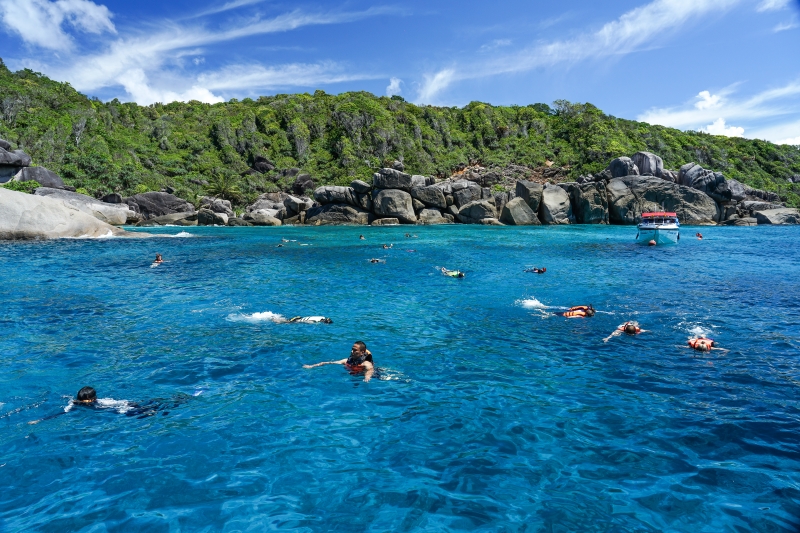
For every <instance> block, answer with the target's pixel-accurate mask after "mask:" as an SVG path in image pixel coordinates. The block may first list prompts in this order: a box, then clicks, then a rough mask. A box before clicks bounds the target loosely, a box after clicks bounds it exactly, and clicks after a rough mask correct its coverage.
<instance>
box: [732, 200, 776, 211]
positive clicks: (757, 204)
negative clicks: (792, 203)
mask: <svg viewBox="0 0 800 533" xmlns="http://www.w3.org/2000/svg"><path fill="white" fill-rule="evenodd" d="M739 206H740V207H741V208H742V210H744V211H747V212H748V213H750V214H751V215H752V214H753V213H755V212H756V211H768V210H770V209H783V207H784V206H782V205H780V204H772V203H769V202H762V201H760V200H745V201H744V202H741V203H740V204H739Z"/></svg>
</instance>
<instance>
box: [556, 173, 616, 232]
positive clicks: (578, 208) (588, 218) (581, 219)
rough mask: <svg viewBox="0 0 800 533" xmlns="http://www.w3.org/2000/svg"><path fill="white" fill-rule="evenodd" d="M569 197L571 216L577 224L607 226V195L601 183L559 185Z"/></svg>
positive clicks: (604, 185)
mask: <svg viewBox="0 0 800 533" xmlns="http://www.w3.org/2000/svg"><path fill="white" fill-rule="evenodd" d="M561 185H562V188H564V189H565V190H566V191H567V192H568V193H569V196H570V201H571V202H572V214H573V215H574V216H575V222H577V223H578V224H608V193H607V192H606V184H605V182H602V181H597V182H590V183H583V184H578V183H571V184H566V185H567V187H566V188H565V187H563V185H565V184H561Z"/></svg>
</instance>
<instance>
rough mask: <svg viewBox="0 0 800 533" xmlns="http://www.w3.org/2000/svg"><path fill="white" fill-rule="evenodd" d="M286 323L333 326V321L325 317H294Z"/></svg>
mask: <svg viewBox="0 0 800 533" xmlns="http://www.w3.org/2000/svg"><path fill="white" fill-rule="evenodd" d="M286 322H287V323H291V324H333V320H331V319H330V318H328V317H326V316H296V317H292V318H290V319H289V320H287V321H286Z"/></svg>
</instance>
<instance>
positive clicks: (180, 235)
mask: <svg viewBox="0 0 800 533" xmlns="http://www.w3.org/2000/svg"><path fill="white" fill-rule="evenodd" d="M169 237H172V238H173V239H184V238H186V237H194V235H192V234H191V233H189V232H188V231H180V232H178V233H176V234H175V235H169Z"/></svg>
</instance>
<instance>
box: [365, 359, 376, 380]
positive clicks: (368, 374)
mask: <svg viewBox="0 0 800 533" xmlns="http://www.w3.org/2000/svg"><path fill="white" fill-rule="evenodd" d="M364 367H365V368H366V369H367V371H366V372H364V382H365V383H367V382H369V380H371V379H372V375H373V374H374V373H375V367H374V366H373V364H372V363H370V362H369V361H364Z"/></svg>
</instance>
